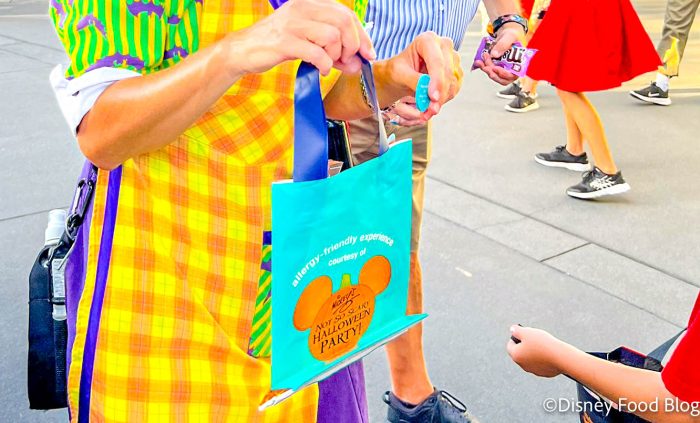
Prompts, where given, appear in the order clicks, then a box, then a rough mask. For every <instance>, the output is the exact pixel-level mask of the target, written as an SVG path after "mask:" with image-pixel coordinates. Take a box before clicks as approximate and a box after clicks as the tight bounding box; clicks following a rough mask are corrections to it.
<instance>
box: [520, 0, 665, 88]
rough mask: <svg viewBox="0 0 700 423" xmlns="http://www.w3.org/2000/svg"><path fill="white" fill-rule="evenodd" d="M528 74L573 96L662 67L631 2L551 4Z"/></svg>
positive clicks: (535, 42) (558, 0)
mask: <svg viewBox="0 0 700 423" xmlns="http://www.w3.org/2000/svg"><path fill="white" fill-rule="evenodd" d="M528 47H529V48H534V49H538V50H539V51H538V53H537V54H535V56H534V57H533V59H532V62H531V63H530V67H529V69H528V73H527V75H528V76H529V77H530V78H533V79H535V80H538V81H547V82H550V83H552V84H553V85H554V86H556V87H557V88H559V89H562V90H565V91H571V92H586V91H600V90H607V89H610V88H614V87H618V86H620V85H621V84H622V83H623V82H625V81H629V80H630V79H632V78H634V77H636V76H638V75H641V74H643V73H646V72H651V71H653V70H656V69H657V67H658V66H659V65H661V60H660V59H659V56H658V54H657V53H656V49H655V48H654V45H653V44H652V42H651V40H650V39H649V35H647V33H646V31H645V30H644V27H643V26H642V23H641V22H640V21H639V17H638V16H637V13H636V12H635V10H634V8H633V7H632V5H631V4H630V2H629V0H552V3H551V5H550V6H549V9H548V10H547V14H546V15H545V18H544V20H543V21H542V23H541V24H540V27H539V28H538V29H537V32H536V33H535V35H534V36H533V37H532V40H531V41H530V43H528Z"/></svg>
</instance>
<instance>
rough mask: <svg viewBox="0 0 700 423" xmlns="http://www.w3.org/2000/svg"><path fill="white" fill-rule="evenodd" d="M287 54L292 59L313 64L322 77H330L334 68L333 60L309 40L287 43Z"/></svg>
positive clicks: (291, 40) (296, 39) (296, 40)
mask: <svg viewBox="0 0 700 423" xmlns="http://www.w3.org/2000/svg"><path fill="white" fill-rule="evenodd" d="M285 48H286V49H287V52H288V54H289V57H290V58H298V59H301V60H303V61H304V62H308V63H311V64H312V65H314V66H316V68H318V71H319V72H321V75H328V74H329V73H330V71H331V68H332V67H333V59H331V57H330V56H329V55H328V53H327V52H326V51H325V50H324V49H323V48H321V47H319V46H318V45H316V44H314V43H313V42H310V41H308V40H301V39H298V38H291V39H290V40H288V41H287V42H286V47H285Z"/></svg>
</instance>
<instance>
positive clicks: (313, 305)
mask: <svg viewBox="0 0 700 423" xmlns="http://www.w3.org/2000/svg"><path fill="white" fill-rule="evenodd" d="M389 281H391V264H390V263H389V260H387V258H386V257H384V256H374V257H372V258H370V259H369V260H367V262H366V263H365V264H364V266H362V269H361V270H360V275H359V278H358V284H357V285H352V284H351V280H350V275H343V281H342V283H341V288H340V289H339V290H338V291H337V292H335V293H333V282H332V281H331V278H329V277H328V276H320V277H318V278H316V279H314V280H313V281H312V282H311V283H310V284H309V285H308V286H307V287H306V288H305V289H304V291H303V292H302V293H301V297H299V300H298V301H297V306H296V308H295V310H294V317H293V321H294V327H295V328H296V329H297V330H299V331H305V330H307V329H311V331H310V332H309V351H310V352H311V355H312V356H313V357H315V358H316V359H318V360H321V361H331V360H333V359H336V358H338V357H340V356H341V355H343V354H345V353H347V352H348V351H350V350H352V349H353V348H355V346H356V345H357V343H358V342H359V341H360V338H362V335H364V334H365V332H366V331H367V328H368V327H369V324H370V322H371V321H372V316H374V305H375V301H374V300H375V297H376V296H377V295H379V294H380V293H381V292H382V291H384V290H385V289H386V287H387V286H388V285H389Z"/></svg>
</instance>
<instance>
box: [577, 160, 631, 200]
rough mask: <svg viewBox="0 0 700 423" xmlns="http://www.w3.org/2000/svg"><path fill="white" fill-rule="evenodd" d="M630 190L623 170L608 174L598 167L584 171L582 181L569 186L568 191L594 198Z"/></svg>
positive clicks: (590, 198)
mask: <svg viewBox="0 0 700 423" xmlns="http://www.w3.org/2000/svg"><path fill="white" fill-rule="evenodd" d="M629 190H630V186H629V184H628V183H627V182H626V181H625V178H623V177H622V172H620V171H618V172H617V173H616V174H614V175H608V174H607V173H604V172H603V171H602V170H600V169H598V168H597V167H596V168H593V170H591V171H589V172H586V173H584V174H583V178H582V180H581V182H579V183H578V184H576V185H574V186H572V187H569V189H567V190H566V193H567V194H568V195H569V196H571V197H574V198H580V199H582V200H593V199H595V198H600V197H604V196H606V195H616V194H622V193H624V192H627V191H629Z"/></svg>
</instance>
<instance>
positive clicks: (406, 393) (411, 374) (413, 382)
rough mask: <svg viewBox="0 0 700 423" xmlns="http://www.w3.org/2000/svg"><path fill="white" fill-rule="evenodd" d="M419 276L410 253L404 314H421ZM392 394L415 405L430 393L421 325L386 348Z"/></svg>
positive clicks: (421, 301)
mask: <svg viewBox="0 0 700 423" xmlns="http://www.w3.org/2000/svg"><path fill="white" fill-rule="evenodd" d="M422 282H423V276H422V272H421V267H420V263H419V261H418V253H415V252H414V253H411V275H410V280H409V286H408V305H407V307H406V308H407V313H408V314H418V313H422V312H423V289H422V284H423V283H422ZM386 354H387V358H388V359H389V370H390V372H391V385H392V391H393V392H394V395H396V396H397V397H398V398H399V399H401V400H402V401H404V402H407V403H409V404H419V403H421V402H423V400H425V399H426V398H427V397H428V396H430V394H432V393H433V390H434V388H433V384H432V383H431V382H430V377H428V369H427V368H426V366H425V357H424V355H423V326H422V325H420V324H418V325H416V326H414V327H412V328H411V329H409V330H408V332H406V333H405V334H403V335H401V336H400V337H398V338H396V340H394V341H392V342H391V343H389V344H387V345H386Z"/></svg>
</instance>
